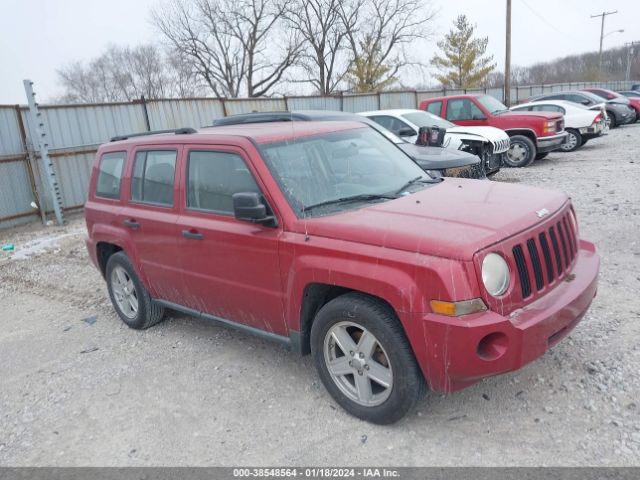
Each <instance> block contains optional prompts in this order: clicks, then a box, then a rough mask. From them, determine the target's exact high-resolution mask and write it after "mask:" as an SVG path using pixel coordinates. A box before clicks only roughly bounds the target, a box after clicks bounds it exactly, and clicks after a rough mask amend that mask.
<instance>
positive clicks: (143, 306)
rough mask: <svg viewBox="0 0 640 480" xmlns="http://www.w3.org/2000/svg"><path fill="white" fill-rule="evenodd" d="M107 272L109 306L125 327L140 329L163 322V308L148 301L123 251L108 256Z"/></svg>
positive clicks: (147, 296) (148, 297) (146, 293)
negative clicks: (110, 304)
mask: <svg viewBox="0 0 640 480" xmlns="http://www.w3.org/2000/svg"><path fill="white" fill-rule="evenodd" d="M106 273H107V275H106V276H107V287H108V289H109V297H110V298H111V303H112V304H113V307H114V308H115V310H116V312H117V313H118V315H119V316H120V318H121V319H122V321H123V322H124V323H125V324H126V325H127V326H128V327H131V328H135V329H136V330H143V329H145V328H149V327H151V326H152V325H155V324H156V323H158V322H160V321H161V320H162V317H163V316H164V308H162V307H161V306H159V305H156V304H155V303H154V302H153V301H152V300H151V297H150V296H149V293H148V292H147V290H146V288H144V285H143V284H142V282H141V281H140V279H139V278H138V275H136V272H135V270H134V268H133V265H131V262H130V261H129V258H128V257H127V255H126V254H125V253H124V252H117V253H114V254H113V255H111V257H109V260H108V261H107V271H106Z"/></svg>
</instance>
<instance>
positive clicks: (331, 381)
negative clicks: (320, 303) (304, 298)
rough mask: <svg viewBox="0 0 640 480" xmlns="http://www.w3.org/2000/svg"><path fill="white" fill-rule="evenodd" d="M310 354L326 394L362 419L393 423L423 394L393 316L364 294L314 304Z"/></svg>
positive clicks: (398, 325)
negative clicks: (318, 305)
mask: <svg viewBox="0 0 640 480" xmlns="http://www.w3.org/2000/svg"><path fill="white" fill-rule="evenodd" d="M311 353H312V355H313V360H314V363H315V366H316V369H317V370H318V373H319V375H320V379H321V380H322V383H323V384H324V386H325V387H326V389H327V390H328V391H329V393H330V394H331V396H332V397H333V398H334V399H335V400H336V401H337V402H338V403H339V404H340V405H341V406H342V408H344V409H345V410H346V411H347V412H349V413H350V414H352V415H354V416H355V417H358V418H360V419H362V420H367V421H370V422H373V423H378V424H389V423H393V422H396V421H398V420H400V419H401V418H402V417H403V416H404V415H406V414H407V413H408V412H409V411H410V410H411V409H412V408H413V407H414V405H415V404H416V402H417V401H418V400H419V399H420V398H421V397H422V395H423V393H424V390H425V382H424V379H423V377H422V373H421V372H420V369H419V368H418V366H417V364H416V361H415V358H414V356H413V352H412V350H411V347H410V346H409V342H408V341H407V338H406V336H405V334H404V331H403V330H402V327H401V326H400V323H399V321H398V319H397V317H396V315H395V314H394V312H393V311H392V310H391V309H390V308H389V307H388V306H387V305H386V304H385V303H383V302H381V301H379V300H377V299H374V298H371V297H368V296H366V295H363V294H359V293H349V294H346V295H343V296H341V297H338V298H336V299H334V300H332V301H330V302H329V303H327V304H326V305H325V306H324V307H322V308H321V309H320V311H319V312H318V314H317V315H316V318H315V320H314V322H313V325H312V327H311Z"/></svg>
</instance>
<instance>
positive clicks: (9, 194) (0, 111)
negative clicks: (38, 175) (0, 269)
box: [0, 106, 37, 228]
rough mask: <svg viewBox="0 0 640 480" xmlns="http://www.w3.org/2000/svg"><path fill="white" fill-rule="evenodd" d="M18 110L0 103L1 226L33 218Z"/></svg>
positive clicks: (34, 216)
mask: <svg viewBox="0 0 640 480" xmlns="http://www.w3.org/2000/svg"><path fill="white" fill-rule="evenodd" d="M18 112H19V110H17V109H16V107H15V106H0V228H5V227H10V226H14V225H20V224H22V223H28V222H30V221H32V220H33V219H34V218H36V215H37V212H36V211H35V210H34V209H33V208H32V207H31V202H32V201H33V200H34V198H33V192H32V188H31V181H30V179H29V170H28V164H27V155H26V152H25V150H24V147H23V145H22V135H21V132H20V124H19V116H18V115H19V113H18Z"/></svg>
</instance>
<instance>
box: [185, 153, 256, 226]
mask: <svg viewBox="0 0 640 480" xmlns="http://www.w3.org/2000/svg"><path fill="white" fill-rule="evenodd" d="M240 192H256V193H260V189H259V188H258V185H257V184H256V181H255V179H254V178H253V175H252V174H251V172H250V171H249V169H248V168H247V165H246V164H245V163H244V160H242V157H240V156H239V155H236V154H235V153H227V152H204V151H192V152H189V161H188V166H187V207H189V208H194V209H198V210H206V211H210V212H217V213H224V214H233V198H232V196H233V194H234V193H240Z"/></svg>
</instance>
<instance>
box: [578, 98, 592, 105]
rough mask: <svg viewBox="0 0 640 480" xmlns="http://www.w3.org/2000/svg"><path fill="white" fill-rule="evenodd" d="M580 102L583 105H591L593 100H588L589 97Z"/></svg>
mask: <svg viewBox="0 0 640 480" xmlns="http://www.w3.org/2000/svg"><path fill="white" fill-rule="evenodd" d="M580 103H581V104H582V105H591V101H590V100H588V99H586V98H585V99H584V100H582V101H581V102H580Z"/></svg>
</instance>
